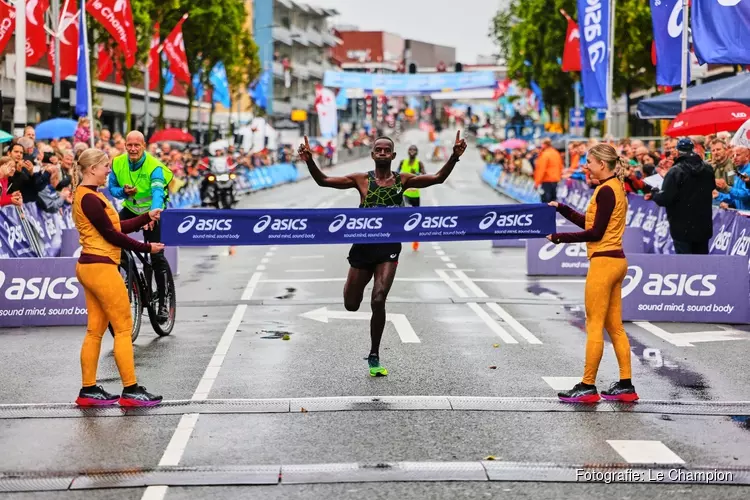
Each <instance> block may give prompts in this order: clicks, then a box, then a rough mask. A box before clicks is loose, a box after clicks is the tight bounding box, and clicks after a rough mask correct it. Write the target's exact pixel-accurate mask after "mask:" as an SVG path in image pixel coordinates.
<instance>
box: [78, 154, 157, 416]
mask: <svg viewBox="0 0 750 500" xmlns="http://www.w3.org/2000/svg"><path fill="white" fill-rule="evenodd" d="M110 171H111V167H110V160H109V157H108V156H107V154H106V153H104V152H103V151H100V150H98V149H94V148H91V149H87V150H85V151H84V152H83V153H81V156H80V157H79V158H78V163H77V165H76V167H75V169H74V172H73V176H72V179H71V185H72V188H73V221H74V222H75V225H76V229H78V232H79V233H80V241H81V246H82V250H81V257H80V258H79V259H78V264H77V265H76V277H77V278H78V281H79V282H80V283H81V285H82V286H83V290H84V294H85V296H86V307H87V308H88V327H87V329H86V337H85V338H84V339H83V347H82V348H81V372H82V378H83V387H82V388H81V391H80V393H79V394H78V398H77V399H76V404H77V405H79V406H106V405H113V404H115V403H119V404H120V406H156V405H158V404H159V403H160V402H161V400H162V397H161V396H154V395H153V394H149V393H148V392H147V391H146V388H145V387H142V386H140V385H138V383H137V381H136V378H135V362H134V360H133V342H132V340H131V338H130V332H131V330H132V328H133V318H132V317H131V312H130V301H129V299H128V292H127V289H126V288H125V283H124V282H123V279H122V277H121V276H120V272H119V270H118V265H119V264H120V255H121V251H122V249H123V248H124V249H127V250H133V251H136V252H150V253H156V252H159V251H161V250H162V249H163V248H164V245H163V244H161V243H141V242H139V241H136V240H133V239H131V238H129V237H127V236H125V233H132V232H135V231H138V229H140V228H141V227H143V226H145V225H146V224H148V223H149V222H151V221H152V220H157V219H159V216H160V213H161V210H152V211H151V212H148V213H145V214H143V215H141V216H140V217H137V218H135V219H131V220H128V221H123V222H122V223H121V222H120V217H119V216H118V215H117V211H116V210H115V209H114V207H113V206H112V204H111V203H110V202H109V200H107V198H105V197H104V195H103V194H101V193H100V192H99V191H98V188H99V187H100V186H103V185H105V184H106V183H107V178H108V176H109V172H110ZM81 177H82V179H81V183H80V185H78V180H79V179H80V178H81ZM109 324H111V325H112V329H113V330H114V335H115V347H114V351H115V363H117V369H118V370H119V372H120V378H121V379H122V385H123V387H124V389H123V391H122V395H121V396H117V395H114V394H110V393H108V392H107V391H105V390H104V388H103V387H102V386H100V385H96V368H97V365H98V364H99V351H100V350H101V345H102V336H103V335H104V332H105V331H106V330H107V325H109Z"/></svg>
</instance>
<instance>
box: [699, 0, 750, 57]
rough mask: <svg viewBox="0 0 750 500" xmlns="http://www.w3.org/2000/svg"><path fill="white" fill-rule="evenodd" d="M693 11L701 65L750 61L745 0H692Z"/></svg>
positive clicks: (749, 27)
mask: <svg viewBox="0 0 750 500" xmlns="http://www.w3.org/2000/svg"><path fill="white" fill-rule="evenodd" d="M692 14H693V15H692V30H693V47H694V48H695V55H696V56H697V57H698V62H699V63H700V64H706V63H711V64H750V43H748V35H749V34H750V2H749V1H748V0H693V12H692Z"/></svg>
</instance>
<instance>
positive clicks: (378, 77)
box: [323, 71, 497, 95]
mask: <svg viewBox="0 0 750 500" xmlns="http://www.w3.org/2000/svg"><path fill="white" fill-rule="evenodd" d="M323 85H324V86H325V87H333V88H341V89H362V90H365V91H367V90H370V91H375V90H378V91H381V92H383V93H384V94H388V95H409V94H431V93H433V92H442V91H444V90H447V89H450V90H467V89H479V88H494V87H495V86H496V85H497V78H496V77H495V73H493V72H492V71H470V72H462V73H421V74H416V75H412V74H403V73H395V74H384V73H356V72H353V71H326V72H325V76H324V77H323Z"/></svg>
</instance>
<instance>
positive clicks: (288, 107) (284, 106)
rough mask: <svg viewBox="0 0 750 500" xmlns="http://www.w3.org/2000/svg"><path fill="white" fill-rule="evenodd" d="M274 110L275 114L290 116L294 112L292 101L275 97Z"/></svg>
mask: <svg viewBox="0 0 750 500" xmlns="http://www.w3.org/2000/svg"><path fill="white" fill-rule="evenodd" d="M273 112H274V114H279V115H287V116H289V115H291V114H292V104H291V103H290V102H284V101H279V100H278V99H274V101H273Z"/></svg>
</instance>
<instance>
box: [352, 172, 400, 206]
mask: <svg viewBox="0 0 750 500" xmlns="http://www.w3.org/2000/svg"><path fill="white" fill-rule="evenodd" d="M392 173H393V175H394V177H395V178H396V182H394V183H393V185H392V186H387V187H384V186H378V183H377V182H376V181H375V171H374V170H371V171H370V172H367V194H366V195H365V199H364V200H363V201H362V202H361V203H360V204H359V208H373V207H400V206H402V205H403V204H404V188H403V186H402V185H401V174H399V173H398V172H392Z"/></svg>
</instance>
